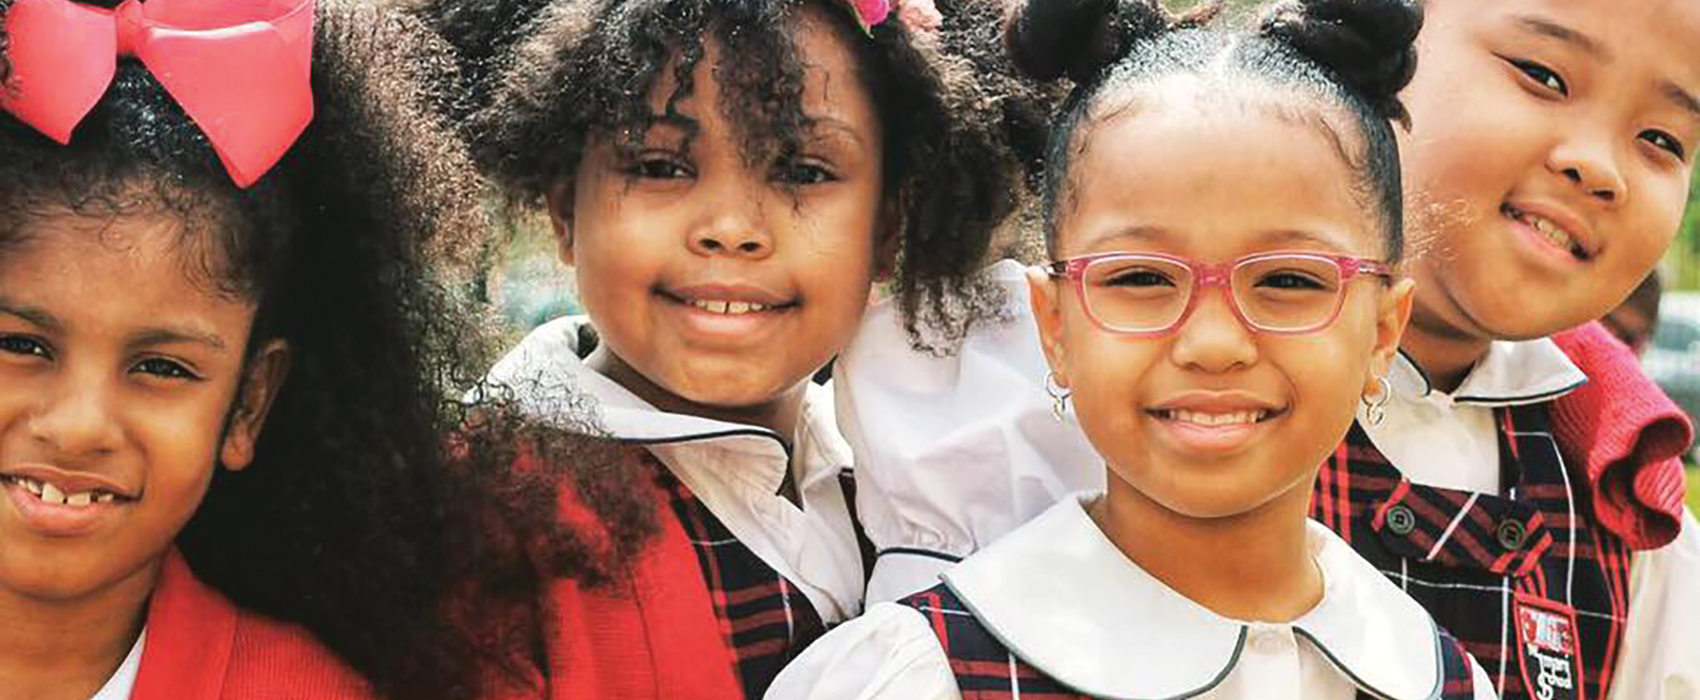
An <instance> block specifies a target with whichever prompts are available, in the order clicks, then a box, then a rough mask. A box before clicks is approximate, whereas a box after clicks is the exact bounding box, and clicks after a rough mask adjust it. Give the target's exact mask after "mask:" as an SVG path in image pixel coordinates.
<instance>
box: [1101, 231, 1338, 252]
mask: <svg viewBox="0 0 1700 700" xmlns="http://www.w3.org/2000/svg"><path fill="white" fill-rule="evenodd" d="M1170 238H1172V236H1171V235H1170V233H1169V231H1168V230H1167V229H1163V228H1159V227H1156V226H1128V227H1126V228H1119V229H1115V230H1112V231H1110V232H1108V233H1105V234H1103V235H1101V236H1097V237H1094V238H1093V239H1092V240H1090V241H1088V245H1089V246H1092V245H1100V244H1103V243H1106V242H1110V241H1118V240H1124V239H1125V240H1134V241H1147V242H1152V243H1161V242H1165V241H1167V240H1169V239H1170ZM1256 240H1257V243H1258V245H1276V244H1286V243H1314V244H1317V245H1320V246H1324V247H1326V248H1330V249H1334V250H1344V249H1346V248H1345V246H1344V244H1343V242H1342V241H1339V240H1336V239H1335V238H1334V237H1332V236H1329V235H1327V234H1325V233H1318V232H1316V231H1307V230H1304V229H1270V230H1267V231H1259V232H1258V233H1257V239H1256Z"/></svg>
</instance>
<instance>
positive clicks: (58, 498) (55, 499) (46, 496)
mask: <svg viewBox="0 0 1700 700" xmlns="http://www.w3.org/2000/svg"><path fill="white" fill-rule="evenodd" d="M41 500H42V502H44V503H52V504H54V505H64V504H65V492H63V491H60V490H59V488H58V487H56V486H54V485H53V484H42V485H41Z"/></svg>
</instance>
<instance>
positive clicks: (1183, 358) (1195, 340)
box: [1169, 287, 1257, 373]
mask: <svg viewBox="0 0 1700 700" xmlns="http://www.w3.org/2000/svg"><path fill="white" fill-rule="evenodd" d="M1198 293H1199V294H1202V295H1203V296H1202V297H1200V298H1199V299H1197V301H1196V302H1195V304H1196V305H1195V306H1194V307H1193V309H1192V314H1191V315H1190V316H1188V317H1187V319H1186V321H1185V322H1184V323H1182V324H1181V326H1180V328H1177V329H1175V339H1174V342H1173V343H1172V344H1171V345H1170V349H1169V352H1170V358H1171V359H1172V360H1173V361H1174V363H1175V364H1177V365H1179V366H1181V367H1186V368H1189V369H1196V370H1199V371H1203V372H1210V373H1221V372H1231V371H1235V370H1239V369H1244V368H1246V367H1250V366H1251V365H1253V364H1256V363H1257V342H1256V339H1255V338H1253V337H1252V332H1251V329H1249V328H1247V327H1246V326H1245V324H1244V323H1242V322H1241V321H1240V318H1239V316H1238V315H1237V314H1235V313H1234V310H1233V308H1232V307H1230V306H1229V301H1228V290H1227V289H1226V288H1225V287H1205V288H1203V289H1200V290H1199V291H1198Z"/></svg>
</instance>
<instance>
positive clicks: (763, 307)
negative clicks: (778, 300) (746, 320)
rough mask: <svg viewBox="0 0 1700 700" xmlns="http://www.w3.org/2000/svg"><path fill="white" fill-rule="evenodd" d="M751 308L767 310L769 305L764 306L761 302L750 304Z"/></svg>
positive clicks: (753, 309)
mask: <svg viewBox="0 0 1700 700" xmlns="http://www.w3.org/2000/svg"><path fill="white" fill-rule="evenodd" d="M750 310H751V311H766V310H767V307H766V306H763V305H761V304H750Z"/></svg>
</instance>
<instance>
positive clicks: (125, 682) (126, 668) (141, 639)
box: [89, 628, 148, 700]
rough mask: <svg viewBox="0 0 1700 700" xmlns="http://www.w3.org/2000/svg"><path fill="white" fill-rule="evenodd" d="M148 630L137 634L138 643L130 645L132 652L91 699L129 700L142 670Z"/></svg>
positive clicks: (125, 656) (144, 629)
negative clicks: (143, 651)
mask: <svg viewBox="0 0 1700 700" xmlns="http://www.w3.org/2000/svg"><path fill="white" fill-rule="evenodd" d="M147 638H148V631H147V629H146V628H143V629H142V633H141V634H138V635H136V643H135V644H131V645H130V653H128V654H125V655H124V661H123V662H122V663H119V664H118V670H116V671H113V672H112V676H111V677H109V678H107V679H106V684H105V685H102V686H101V687H100V690H99V691H97V692H95V694H94V697H92V698H89V700H128V699H129V697H130V691H132V690H135V688H136V674H138V673H140V672H141V670H142V647H143V646H144V645H145V644H146V643H147Z"/></svg>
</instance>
